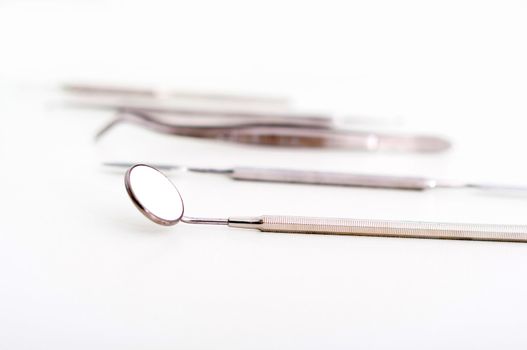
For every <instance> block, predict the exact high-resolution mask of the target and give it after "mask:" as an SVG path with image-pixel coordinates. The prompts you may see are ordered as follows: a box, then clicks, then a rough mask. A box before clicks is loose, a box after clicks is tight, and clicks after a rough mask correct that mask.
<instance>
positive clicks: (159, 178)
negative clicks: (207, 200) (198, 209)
mask: <svg viewBox="0 0 527 350" xmlns="http://www.w3.org/2000/svg"><path fill="white" fill-rule="evenodd" d="M125 185H126V190H127V191H128V195H129V196H130V198H131V199H132V201H133V202H134V204H135V206H136V207H137V208H138V209H139V210H140V211H141V212H142V213H143V214H144V215H145V216H146V217H147V218H149V219H150V220H152V221H154V222H155V223H158V224H161V225H167V226H168V225H174V224H177V223H178V222H179V220H180V219H181V217H182V216H183V211H184V208H183V200H182V199H181V196H180V194H179V192H178V190H177V188H176V186H174V184H173V183H172V182H171V181H170V180H169V179H168V178H167V177H166V176H165V175H164V174H163V173H161V172H160V171H159V170H157V169H154V168H152V167H149V166H147V165H135V166H133V167H132V168H130V169H129V170H128V171H127V172H126V177H125Z"/></svg>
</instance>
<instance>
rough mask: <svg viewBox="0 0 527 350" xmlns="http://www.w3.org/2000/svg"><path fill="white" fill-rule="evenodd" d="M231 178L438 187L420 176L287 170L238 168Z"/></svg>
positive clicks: (345, 184) (367, 185) (303, 182)
mask: <svg viewBox="0 0 527 350" xmlns="http://www.w3.org/2000/svg"><path fill="white" fill-rule="evenodd" d="M229 176H230V177H231V178H233V179H236V180H244V181H264V182H286V183H301V184H317V185H340V186H359V187H369V188H372V187H373V188H398V189H406V190H426V189H432V188H434V187H436V181H435V180H433V179H429V178H425V177H417V176H390V175H366V174H350V173H338V172H323V171H305V170H287V169H265V168H249V167H239V168H233V169H232V173H230V174H229Z"/></svg>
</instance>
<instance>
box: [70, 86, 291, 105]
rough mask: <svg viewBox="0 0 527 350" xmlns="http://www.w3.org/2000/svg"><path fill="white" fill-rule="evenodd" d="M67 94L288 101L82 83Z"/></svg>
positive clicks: (248, 101) (238, 100) (281, 103)
mask: <svg viewBox="0 0 527 350" xmlns="http://www.w3.org/2000/svg"><path fill="white" fill-rule="evenodd" d="M61 88H62V90H63V91H64V92H67V93H72V94H76V95H88V96H93V95H102V96H121V97H130V98H138V97H142V98H180V99H201V100H217V101H222V102H223V101H225V102H237V103H265V104H273V105H286V104H288V103H289V100H288V99H287V98H285V97H274V96H251V95H240V94H229V93H209V92H196V91H183V90H177V91H176V90H161V89H152V88H142V87H137V88H136V87H129V86H126V87H124V86H116V85H98V84H82V83H66V84H63V85H62V86H61Z"/></svg>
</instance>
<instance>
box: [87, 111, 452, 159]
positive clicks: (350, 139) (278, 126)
mask: <svg viewBox="0 0 527 350" xmlns="http://www.w3.org/2000/svg"><path fill="white" fill-rule="evenodd" d="M122 122H131V123H134V124H138V125H141V126H144V127H146V128H148V129H151V130H154V131H157V132H161V133H165V134H171V135H178V136H186V137H196V138H208V139H218V140H224V141H230V142H236V143H245V144H254V145H269V146H281V147H304V148H343V149H353V150H361V151H378V150H388V151H411V152H439V151H444V150H446V149H448V148H449V147H450V143H449V142H448V141H447V140H445V139H443V138H440V137H436V136H428V135H394V134H382V133H373V132H366V131H345V130H339V129H333V128H327V127H321V126H318V127H317V126H309V127H307V126H304V125H299V124H297V123H295V122H294V121H293V118H291V122H290V124H286V123H284V122H280V123H257V122H246V123H235V124H224V125H222V124H219V125H214V126H213V125H206V126H199V125H182V124H176V123H174V122H171V121H168V120H166V119H165V120H164V119H161V118H159V117H156V116H154V115H152V114H150V113H145V112H140V111H136V110H132V111H129V110H124V111H121V112H120V113H118V114H117V116H116V117H115V119H114V120H112V121H111V122H110V123H109V124H107V125H106V126H105V127H104V128H103V129H102V130H101V131H100V132H99V133H98V134H97V136H96V137H97V138H99V137H100V136H101V135H103V134H104V133H106V132H107V131H108V130H109V129H111V128H112V127H113V126H115V125H116V124H119V123H122Z"/></svg>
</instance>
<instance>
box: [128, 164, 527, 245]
mask: <svg viewBox="0 0 527 350" xmlns="http://www.w3.org/2000/svg"><path fill="white" fill-rule="evenodd" d="M125 187H126V190H127V192H128V195H129V196H130V198H131V200H132V202H133V203H134V205H135V206H136V207H137V208H138V209H139V211H140V212H141V213H142V214H143V215H145V216H146V217H147V218H148V219H150V220H152V221H153V222H155V223H157V224H160V225H165V226H172V225H175V224H177V223H178V222H179V221H183V222H184V223H188V224H210V225H227V226H230V227H237V228H246V229H256V230H260V231H264V232H286V233H303V234H327V235H351V236H376V237H401V238H435V239H453V240H478V241H503V242H527V226H524V225H486V224H457V223H437V222H412V221H385V220H364V219H344V218H315V217H298V216H283V215H262V216H255V217H230V218H197V217H187V216H184V204H183V199H182V198H181V195H180V194H179V191H178V190H177V188H176V187H175V186H174V184H172V182H170V180H169V179H168V178H167V177H166V176H165V175H163V174H162V173H161V172H160V171H158V170H157V169H155V168H152V167H150V166H147V165H143V164H139V165H135V166H133V167H131V168H130V169H129V170H128V171H127V172H126V175H125Z"/></svg>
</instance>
